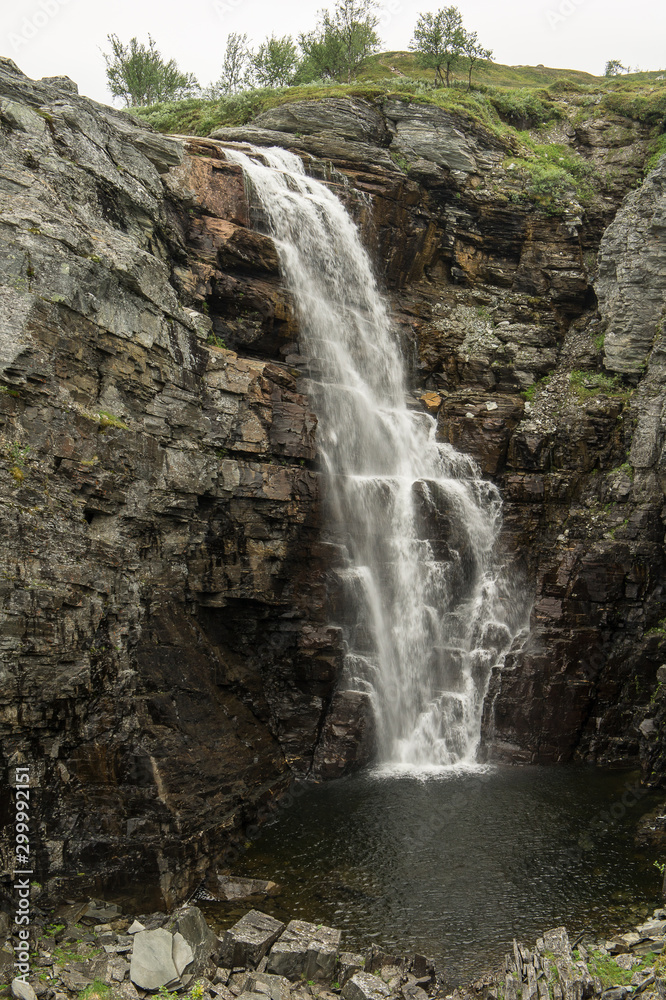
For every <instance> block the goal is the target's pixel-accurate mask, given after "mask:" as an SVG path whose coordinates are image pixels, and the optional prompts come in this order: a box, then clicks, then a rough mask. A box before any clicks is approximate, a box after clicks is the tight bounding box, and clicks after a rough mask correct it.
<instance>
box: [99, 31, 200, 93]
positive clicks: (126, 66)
mask: <svg viewBox="0 0 666 1000" xmlns="http://www.w3.org/2000/svg"><path fill="white" fill-rule="evenodd" d="M106 37H107V40H108V42H109V44H110V45H111V52H110V54H108V55H107V53H106V52H103V53H102V55H103V56H104V61H105V63H106V78H107V81H108V85H109V90H110V91H111V93H112V94H113V96H114V97H121V98H122V99H123V100H124V101H125V104H126V105H127V107H131V106H136V105H146V104H156V103H157V102H158V101H175V100H179V99H180V98H183V97H187V96H188V94H191V93H192V92H193V91H197V90H198V89H199V85H198V83H197V81H196V78H195V77H194V76H193V75H192V73H181V71H180V70H179V69H178V66H177V65H176V62H175V60H174V59H169V61H168V62H165V60H164V59H163V58H162V56H161V55H160V53H159V51H158V49H157V47H156V45H155V40H154V39H153V38H151V37H150V35H148V45H147V46H146V45H144V44H143V42H139V41H137V39H136V38H131V39H130V41H129V43H128V44H127V45H125V44H123V42H121V41H120V39H119V38H118V36H117V35H107V36H106Z"/></svg>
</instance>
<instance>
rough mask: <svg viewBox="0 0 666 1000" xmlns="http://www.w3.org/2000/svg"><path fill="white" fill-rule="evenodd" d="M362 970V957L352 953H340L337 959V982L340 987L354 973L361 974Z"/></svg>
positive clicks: (363, 962) (363, 966) (363, 965)
mask: <svg viewBox="0 0 666 1000" xmlns="http://www.w3.org/2000/svg"><path fill="white" fill-rule="evenodd" d="M364 968H365V958H364V957H363V955H358V954H355V953H354V952H352V951H343V952H340V956H339V957H338V974H337V978H338V982H339V983H340V985H341V986H344V985H345V983H346V982H347V980H348V979H351V977H352V976H353V975H354V973H355V972H362V971H363V969H364Z"/></svg>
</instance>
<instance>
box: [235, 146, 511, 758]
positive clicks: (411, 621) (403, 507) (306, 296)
mask: <svg viewBox="0 0 666 1000" xmlns="http://www.w3.org/2000/svg"><path fill="white" fill-rule="evenodd" d="M225 155H226V156H227V157H228V159H229V160H231V161H233V162H234V163H238V164H240V165H241V166H242V168H243V170H244V172H245V176H246V178H247V179H248V181H249V184H250V186H251V188H252V189H253V191H254V193H255V194H256V196H257V197H258V199H259V200H260V202H261V206H262V208H263V212H264V213H265V217H266V220H267V224H268V226H269V230H270V233H271V235H272V236H273V238H274V240H275V244H276V247H277V250H278V253H279V257H280V262H281V267H282V271H283V275H284V279H285V282H286V284H287V286H288V288H289V290H290V292H291V294H292V296H293V299H294V304H295V309H296V312H297V317H298V320H299V324H300V329H301V338H302V344H303V348H304V351H305V353H306V354H307V355H308V357H309V359H310V375H311V386H310V389H311V394H312V398H313V400H314V405H315V408H316V411H317V415H318V420H319V425H318V435H319V439H318V444H319V449H320V453H321V457H322V461H323V465H324V469H325V472H326V473H327V480H328V483H329V492H330V505H331V517H332V519H333V520H334V522H335V525H336V526H337V531H338V532H339V533H340V534H341V537H342V539H343V541H344V545H345V547H346V553H347V559H346V567H345V568H343V569H342V570H341V575H342V577H343V580H344V588H345V593H346V598H347V609H348V610H347V616H346V620H345V625H346V642H347V652H346V664H345V676H344V678H343V683H344V684H346V686H347V687H350V688H356V689H359V690H363V691H367V692H369V694H370V696H371V699H372V704H373V708H374V712H375V715H376V722H377V733H378V742H379V747H378V750H379V760H380V762H383V763H384V764H386V765H392V766H396V765H398V766H402V767H404V768H416V769H423V768H441V767H450V766H451V765H454V764H461V763H463V764H464V763H471V762H473V761H474V757H475V753H476V748H477V745H478V741H479V733H480V724H481V712H482V707H483V698H484V696H485V692H486V688H487V683H488V678H489V675H490V670H491V668H492V666H493V664H495V663H496V662H498V660H499V658H500V657H501V656H502V655H503V654H504V653H505V652H506V650H507V649H508V648H509V646H510V644H511V640H512V629H511V627H510V624H509V617H510V616H509V614H508V612H507V610H506V608H505V606H504V605H505V604H506V601H504V603H503V600H502V597H503V594H502V590H501V577H500V574H499V571H498V566H497V564H496V558H495V552H494V549H495V543H496V540H497V535H498V531H499V528H500V523H501V500H500V497H499V494H498V491H497V490H496V488H495V487H494V486H493V485H492V484H491V483H489V482H486V481H485V480H483V479H482V478H481V476H480V474H479V470H478V468H477V466H476V465H475V463H474V462H473V461H472V459H470V458H469V457H467V456H465V455H462V454H460V453H458V452H456V451H455V450H454V449H453V448H452V447H451V446H450V445H447V444H440V443H438V442H437V441H436V437H435V431H436V421H435V420H434V418H433V417H431V416H430V415H429V414H427V413H425V412H415V411H414V410H410V409H409V408H408V406H407V403H406V379H405V370H404V365H403V361H402V355H401V350H400V345H399V343H398V339H397V337H396V334H395V332H394V330H393V328H392V325H391V320H390V316H389V313H388V308H387V304H386V301H385V300H384V298H383V297H382V295H381V294H380V292H379V290H378V288H377V283H376V281H375V278H374V275H373V272H372V267H371V264H370V260H369V258H368V255H367V253H366V252H365V250H364V249H363V246H362V245H361V241H360V238H359V234H358V231H357V228H356V226H355V224H354V222H353V220H352V219H351V217H350V216H349V214H348V213H347V211H346V209H345V207H344V206H343V204H342V203H341V201H340V200H339V199H338V198H337V197H336V196H335V195H334V194H333V192H331V191H330V190H329V189H328V188H327V187H326V186H325V185H324V184H322V183H320V182H319V181H317V180H314V179H312V178H311V177H309V176H307V175H306V173H305V170H304V167H303V163H302V161H301V159H299V157H297V156H295V155H294V154H292V153H289V152H287V151H285V150H283V149H279V148H272V149H261V150H259V149H254V148H252V147H248V151H247V152H241V151H240V150H239V149H237V148H234V149H225Z"/></svg>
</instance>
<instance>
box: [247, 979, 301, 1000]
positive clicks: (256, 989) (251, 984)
mask: <svg viewBox="0 0 666 1000" xmlns="http://www.w3.org/2000/svg"><path fill="white" fill-rule="evenodd" d="M246 989H248V990H250V991H251V992H253V993H263V994H264V996H266V997H270V1000H289V996H290V992H291V983H290V982H289V980H288V979H286V978H285V977H284V976H275V975H271V974H270V973H268V972H255V973H252V974H251V975H250V976H249V978H248V980H247V983H246Z"/></svg>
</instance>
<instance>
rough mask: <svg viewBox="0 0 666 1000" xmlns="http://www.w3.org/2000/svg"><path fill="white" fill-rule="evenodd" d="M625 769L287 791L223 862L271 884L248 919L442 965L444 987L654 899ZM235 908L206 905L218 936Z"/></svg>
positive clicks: (365, 778)
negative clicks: (284, 923) (329, 930)
mask: <svg viewBox="0 0 666 1000" xmlns="http://www.w3.org/2000/svg"><path fill="white" fill-rule="evenodd" d="M637 786H638V779H637V775H635V774H627V773H619V772H610V773H608V772H602V771H598V770H595V769H588V768H542V767H524V768H515V767H514V768H494V769H492V770H488V771H481V772H476V773H469V772H467V773H458V774H452V773H448V774H446V775H439V776H436V775H433V776H431V777H429V778H426V779H422V778H417V777H414V776H410V775H402V776H401V775H395V774H394V775H384V776H381V775H372V774H366V775H362V776H356V777H354V778H350V779H343V780H341V781H338V782H333V783H330V784H324V785H316V786H312V785H310V786H301V787H300V789H297V792H296V794H295V795H293V796H291V797H288V798H287V800H286V801H285V802H284V803H283V804H282V805H281V807H279V808H278V809H277V811H276V814H275V818H274V819H273V820H272V821H271V822H270V823H269V824H268V825H267V826H265V827H263V829H262V831H261V834H260V835H259V836H258V838H257V839H256V840H255V841H254V842H253V843H252V844H251V846H250V847H249V848H248V850H247V852H246V853H245V854H244V855H243V856H242V857H241V858H240V859H239V860H238V861H237V863H236V864H235V865H234V868H233V870H234V873H235V874H239V875H240V874H243V875H251V876H254V877H262V878H271V879H274V880H275V881H277V882H279V883H280V885H281V887H282V889H281V892H280V894H279V895H278V896H277V897H276V898H275V899H273V900H267V901H266V902H265V903H263V902H262V904H261V907H260V908H261V909H264V910H266V911H268V912H272V913H274V914H275V915H277V916H281V917H298V918H301V919H306V920H312V921H314V922H317V923H321V922H323V923H329V924H333V925H334V926H336V927H341V928H343V929H344V931H345V933H344V936H343V945H344V946H345V947H347V948H349V949H350V950H351V949H353V948H354V947H360V946H367V945H369V944H371V943H377V944H380V945H381V946H382V948H383V949H384V950H388V951H391V950H392V949H395V951H396V952H398V953H404V952H407V951H414V950H416V951H418V952H421V953H424V954H426V955H430V956H432V957H434V958H436V959H438V961H439V962H440V963H441V966H442V968H443V969H444V971H445V973H446V978H447V980H448V981H449V982H450V983H451V984H455V983H458V982H462V981H467V980H469V979H470V978H473V977H474V976H475V975H476V974H478V973H480V972H482V971H484V970H486V969H488V968H489V967H490V966H492V965H493V964H494V962H496V961H497V960H499V959H500V958H501V957H502V956H503V954H504V953H505V952H506V951H507V950H508V947H509V946H510V945H511V940H512V938H513V937H518V938H519V939H522V940H524V941H525V942H526V943H527V942H533V941H534V939H535V938H536V937H537V936H538V935H539V934H540V933H541V932H542V931H543V930H545V929H547V928H548V927H553V926H556V925H559V924H566V926H567V927H568V928H569V929H570V931H575V932H578V931H582V930H583V929H587V930H588V932H590V933H592V934H601V933H606V932H608V931H610V930H611V929H613V927H617V926H620V925H624V923H625V922H626V920H627V915H628V914H629V915H630V916H634V915H636V916H638V914H639V912H640V913H644V912H647V911H648V910H649V909H651V908H652V907H654V906H656V905H658V903H659V888H660V877H659V874H658V872H657V871H656V869H655V868H654V866H653V860H654V859H653V858H652V857H651V856H649V854H641V853H640V851H637V849H636V847H635V844H634V834H635V828H636V822H637V820H638V818H639V817H640V816H641V815H642V814H643V813H645V812H647V811H648V809H650V808H651V807H652V806H653V805H654V804H655V799H654V798H653V797H652V796H650V795H648V794H645V793H644V792H643V793H641V791H639V792H638V795H637V794H636V789H637ZM247 908H248V907H247V905H241V906H240V907H239V906H235V907H231V906H227V907H226V908H224V907H218V906H210V907H209V906H207V907H206V911H207V915H208V916H209V917H212V918H213V919H215V921H216V923H217V924H218V926H219V927H223V926H228V925H229V924H231V923H232V922H233V921H234V920H235V919H237V918H238V916H239V915H240V914H241V913H243V912H246V910H247Z"/></svg>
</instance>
